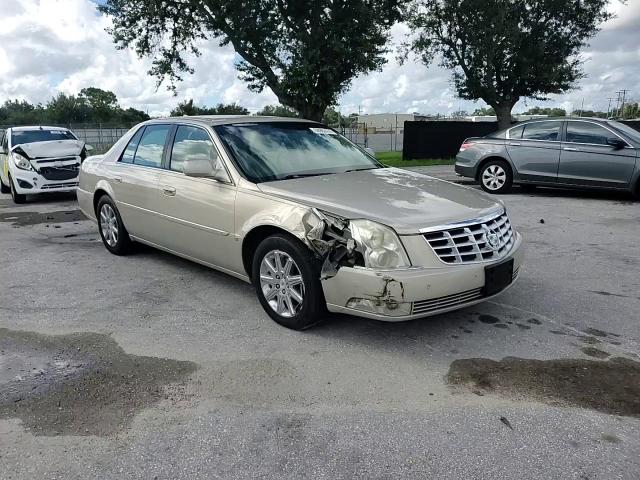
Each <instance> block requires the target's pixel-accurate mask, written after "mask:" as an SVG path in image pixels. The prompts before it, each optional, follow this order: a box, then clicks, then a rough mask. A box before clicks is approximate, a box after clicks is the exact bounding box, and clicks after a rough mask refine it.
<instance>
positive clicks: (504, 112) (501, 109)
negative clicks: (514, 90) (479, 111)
mask: <svg viewBox="0 0 640 480" xmlns="http://www.w3.org/2000/svg"><path fill="white" fill-rule="evenodd" d="M493 109H494V110H495V111H496V116H497V117H498V130H506V129H507V128H509V127H511V110H512V109H513V104H511V103H501V104H498V105H495V106H494V107H493Z"/></svg>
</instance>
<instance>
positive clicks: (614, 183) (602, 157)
mask: <svg viewBox="0 0 640 480" xmlns="http://www.w3.org/2000/svg"><path fill="white" fill-rule="evenodd" d="M609 138H616V139H621V138H620V137H619V136H618V135H616V134H615V133H614V132H612V131H611V130H609V129H607V128H605V127H603V126H602V125H599V124H597V123H594V122H589V121H586V120H570V121H568V122H567V131H566V134H565V140H564V142H562V153H561V155H560V168H559V170H558V182H559V183H565V184H570V185H585V186H601V187H613V188H616V187H617V188H625V187H627V186H628V185H629V182H630V181H631V175H632V174H633V169H634V168H635V164H636V150H635V149H634V148H632V147H631V146H627V147H625V148H615V147H613V146H611V145H609V144H608V143H607V140H608V139H609Z"/></svg>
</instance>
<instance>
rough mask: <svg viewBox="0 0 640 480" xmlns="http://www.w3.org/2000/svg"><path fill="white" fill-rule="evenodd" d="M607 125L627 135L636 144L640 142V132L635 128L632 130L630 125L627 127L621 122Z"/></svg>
mask: <svg viewBox="0 0 640 480" xmlns="http://www.w3.org/2000/svg"><path fill="white" fill-rule="evenodd" d="M607 123H608V124H609V126H611V127H613V128H615V129H616V130H620V131H621V132H623V133H626V134H627V135H628V136H629V137H631V138H632V139H633V140H635V141H636V142H640V132H638V130H636V129H635V128H631V127H630V126H629V125H625V124H624V123H620V122H612V121H608V122H607Z"/></svg>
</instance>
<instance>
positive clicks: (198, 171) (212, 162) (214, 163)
mask: <svg viewBox="0 0 640 480" xmlns="http://www.w3.org/2000/svg"><path fill="white" fill-rule="evenodd" d="M182 171H183V172H184V174H185V175H186V176H187V177H195V178H213V179H214V180H218V181H220V182H228V181H229V177H228V176H227V172H226V171H225V169H224V167H223V166H222V163H221V162H220V158H218V157H217V156H216V157H214V158H202V157H199V158H198V157H196V158H190V159H186V160H185V161H184V164H183V165H182Z"/></svg>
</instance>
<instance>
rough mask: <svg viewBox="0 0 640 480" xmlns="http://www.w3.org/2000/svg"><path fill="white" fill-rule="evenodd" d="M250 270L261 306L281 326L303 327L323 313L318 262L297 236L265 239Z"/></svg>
mask: <svg viewBox="0 0 640 480" xmlns="http://www.w3.org/2000/svg"><path fill="white" fill-rule="evenodd" d="M251 271H252V274H253V275H252V276H253V284H254V286H255V288H256V293H257V294H258V299H259V300H260V303H261V304H262V307H263V308H264V310H265V311H266V312H267V314H268V315H269V316H270V317H271V318H272V319H273V320H274V321H276V322H277V323H279V324H280V325H282V326H284V327H287V328H291V329H293V330H304V329H306V328H309V327H311V326H313V325H315V324H316V323H318V322H319V321H320V320H322V317H323V316H324V315H326V311H327V310H326V302H325V299H324V293H323V291H322V285H321V284H320V268H319V265H318V261H317V260H316V259H315V258H314V257H313V255H312V254H311V252H310V251H309V249H308V248H307V247H306V246H305V245H304V244H302V243H301V242H299V241H298V240H297V239H295V238H291V237H289V236H287V235H284V234H283V235H273V236H271V237H268V238H266V239H264V240H263V241H262V243H260V245H258V248H257V249H256V252H255V254H254V257H253V265H252V270H251Z"/></svg>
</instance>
